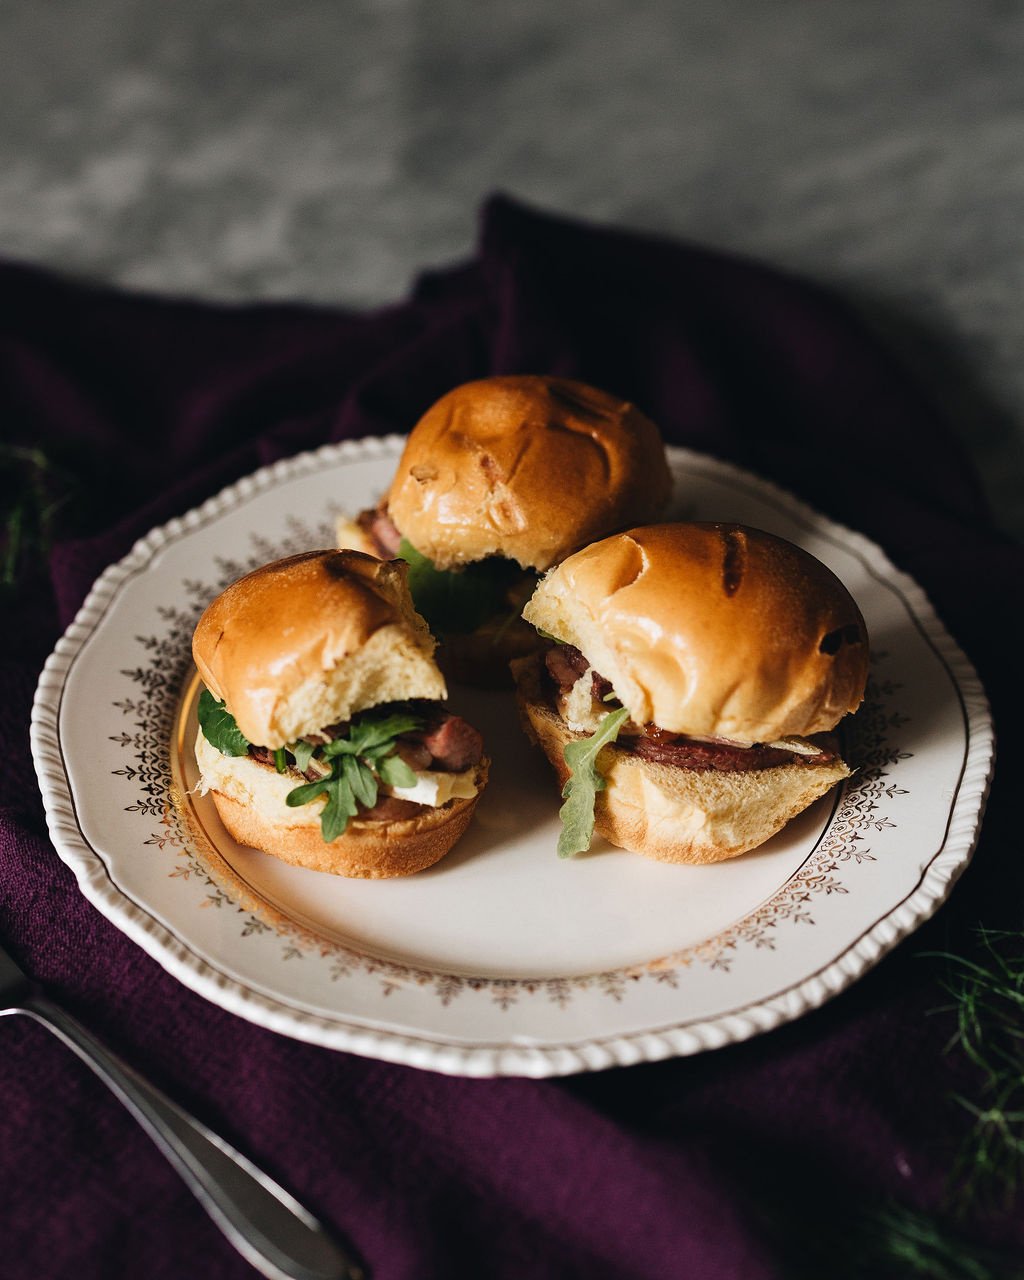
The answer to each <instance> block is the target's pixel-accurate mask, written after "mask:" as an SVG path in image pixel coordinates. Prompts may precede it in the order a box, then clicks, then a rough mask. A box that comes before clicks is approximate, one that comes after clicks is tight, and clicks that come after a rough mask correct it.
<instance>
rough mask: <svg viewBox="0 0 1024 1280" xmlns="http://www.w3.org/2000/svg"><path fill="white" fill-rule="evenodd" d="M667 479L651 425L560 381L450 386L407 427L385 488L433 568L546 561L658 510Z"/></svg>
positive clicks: (620, 405) (606, 398)
mask: <svg viewBox="0 0 1024 1280" xmlns="http://www.w3.org/2000/svg"><path fill="white" fill-rule="evenodd" d="M670 491H671V477H670V474H669V470H668V463H667V462H666V460H665V448H664V445H663V444H662V441H661V437H660V435H659V433H658V429H657V427H655V425H654V424H653V423H652V422H651V421H650V420H649V419H648V418H646V417H644V415H643V414H642V413H640V411H639V410H638V409H636V408H634V406H633V405H631V404H629V403H627V402H626V401H623V400H619V399H617V398H616V397H614V396H611V395H608V394H607V393H606V392H604V391H597V390H595V389H594V388H593V387H588V386H587V385H586V384H585V383H582V382H573V381H570V380H569V379H567V378H550V377H532V376H529V377H527V376H523V377H500V378H485V379H483V380H481V381H479V382H469V383H466V384H465V385H464V386H461V387H456V388H455V389H454V390H453V391H450V392H449V393H448V394H447V395H446V396H443V397H442V398H441V399H440V400H438V401H437V403H436V404H435V405H434V406H433V407H432V408H431V409H429V410H428V411H427V413H426V414H424V416H423V417H422V418H421V419H420V421H419V422H418V423H417V424H416V426H415V427H414V428H413V430H412V432H411V434H410V435H409V439H408V442H407V444H406V447H405V451H404V453H403V454H402V457H401V460H400V462H399V464H398V469H397V471H396V472H395V477H394V480H393V481H392V484H391V489H390V492H389V494H388V499H387V501H388V512H389V514H390V516H391V518H392V520H393V521H394V522H395V524H396V526H397V527H398V528H399V529H400V530H401V531H402V533H403V534H404V536H405V537H406V538H408V539H409V541H410V542H411V543H412V545H413V546H414V547H415V548H416V549H417V550H418V551H420V552H422V553H423V555H425V556H428V557H429V558H430V559H431V560H432V561H433V562H434V563H435V564H436V565H437V566H438V567H439V568H442V569H449V568H452V567H453V566H455V565H460V564H466V563H468V562H470V561H474V560H482V559H484V558H485V557H486V556H491V555H501V556H505V557H506V558H508V559H510V560H516V561H518V563H519V564H520V565H522V567H523V568H524V569H528V568H534V569H538V570H544V569H547V568H549V567H550V566H551V565H552V564H555V563H556V562H557V561H559V560H561V559H562V558H563V557H564V556H566V555H568V554H569V553H570V552H571V551H574V550H576V548H577V547H581V546H584V545H585V544H586V543H588V542H591V541H592V540H593V539H594V538H600V537H603V536H604V535H605V534H607V533H611V532H613V531H614V530H616V529H622V528H625V527H626V526H628V525H630V524H634V523H636V522H637V521H638V520H642V519H644V518H645V517H646V516H649V515H652V514H657V513H658V512H659V511H660V510H661V508H662V507H664V505H665V503H666V502H667V501H668V498H669V494H670Z"/></svg>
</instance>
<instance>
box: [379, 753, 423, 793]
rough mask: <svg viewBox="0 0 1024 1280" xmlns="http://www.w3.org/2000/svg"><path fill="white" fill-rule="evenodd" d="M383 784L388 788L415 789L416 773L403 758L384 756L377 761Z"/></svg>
mask: <svg viewBox="0 0 1024 1280" xmlns="http://www.w3.org/2000/svg"><path fill="white" fill-rule="evenodd" d="M377 772H378V773H379V774H380V778H381V782H383V783H384V784H385V786H388V787H414V786H415V785H416V771H415V770H414V769H412V768H410V766H409V765H407V764H406V763H405V761H404V760H403V759H402V757H401V756H383V757H382V758H381V759H380V760H378V761H377Z"/></svg>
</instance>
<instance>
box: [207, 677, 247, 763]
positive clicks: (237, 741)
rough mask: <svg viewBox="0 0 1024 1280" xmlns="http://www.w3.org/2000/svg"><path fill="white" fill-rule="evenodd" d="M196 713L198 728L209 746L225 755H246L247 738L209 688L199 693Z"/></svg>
mask: <svg viewBox="0 0 1024 1280" xmlns="http://www.w3.org/2000/svg"><path fill="white" fill-rule="evenodd" d="M198 714H199V728H200V729H201V730H202V731H203V737H204V738H205V739H206V741H207V742H208V743H209V744H210V746H211V747H216V748H217V750H218V751H219V752H220V753H221V755H225V756H244V755H248V753H249V739H248V738H247V737H246V736H245V734H244V733H242V731H241V729H239V727H238V725H237V724H235V717H234V716H233V715H232V714H231V712H230V711H229V710H228V709H227V707H225V705H224V703H223V702H218V701H217V699H216V698H215V697H214V696H213V694H212V693H211V692H210V691H209V689H203V691H202V693H201V694H200V695H199V707H198Z"/></svg>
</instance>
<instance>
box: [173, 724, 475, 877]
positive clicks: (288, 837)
mask: <svg viewBox="0 0 1024 1280" xmlns="http://www.w3.org/2000/svg"><path fill="white" fill-rule="evenodd" d="M196 760H197V761H198V762H199V767H200V770H201V771H202V778H203V785H204V787H206V788H208V789H209V792H210V795H211V797H212V799H213V803H214V805H215V806H216V809H217V814H218V816H219V817H220V820H221V822H223V824H224V826H225V827H226V828H227V830H228V832H229V833H230V834H231V836H232V837H233V838H234V839H235V840H237V841H238V843H239V844H244V845H248V846H249V847H250V848H252V849H262V850H263V852H264V853H270V854H273V856H274V857H275V858H281V859H282V860H283V861H285V862H290V863H292V864H293V865H294V866H298V867H308V868H309V869H310V870H312V871H328V872H330V873H332V874H333V875H339V876H352V877H357V878H360V879H367V880H381V879H385V878H389V877H393V876H408V875H412V874H413V872H415V871H422V870H423V869H424V868H425V867H429V866H432V865H433V864H434V863H435V862H438V861H439V860H440V859H441V858H443V857H444V855H445V854H446V853H447V852H448V851H449V849H451V847H452V846H453V845H454V844H455V843H456V841H457V840H459V838H460V837H461V836H462V835H463V833H464V832H465V830H466V828H467V827H468V826H469V820H470V818H471V817H472V816H473V810H474V809H475V808H476V803H477V800H478V799H479V797H480V792H481V791H483V789H484V787H485V785H486V783H487V770H488V766H489V763H490V762H489V761H488V760H486V759H484V760H481V762H480V763H479V765H477V767H476V772H475V775H474V782H475V784H476V789H477V793H476V795H475V796H472V797H470V798H469V799H456V800H449V801H448V803H447V804H444V805H441V806H440V807H439V808H436V809H434V808H427V809H425V810H424V811H423V812H422V813H420V814H417V815H415V816H414V817H412V818H400V819H397V820H394V821H381V820H379V819H366V818H351V819H350V820H349V824H348V826H347V827H346V828H345V831H344V832H343V834H342V835H340V836H338V838H337V839H336V840H332V841H331V842H330V843H329V844H328V843H327V842H326V841H325V840H324V838H323V835H322V833H321V830H320V815H321V813H322V811H323V807H324V803H325V800H324V798H323V797H317V799H315V800H313V801H311V802H310V803H309V804H304V805H300V806H299V807H298V808H294V809H290V808H289V807H288V805H287V803H286V800H285V797H286V796H287V794H288V792H289V791H290V790H291V789H292V787H294V786H295V785H296V781H295V779H294V778H292V777H289V776H285V775H281V774H278V773H277V772H276V770H275V769H274V767H273V766H272V765H265V764H261V763H260V762H259V761H257V760H253V759H252V758H251V757H250V756H222V755H221V754H220V752H219V751H218V750H217V748H216V747H211V746H210V744H209V743H208V742H207V741H206V739H205V738H204V737H203V735H202V734H201V733H200V734H199V736H198V738H197V739H196Z"/></svg>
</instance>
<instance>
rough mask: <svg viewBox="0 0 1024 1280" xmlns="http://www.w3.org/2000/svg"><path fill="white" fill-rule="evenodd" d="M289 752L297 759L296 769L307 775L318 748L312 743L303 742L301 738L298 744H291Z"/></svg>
mask: <svg viewBox="0 0 1024 1280" xmlns="http://www.w3.org/2000/svg"><path fill="white" fill-rule="evenodd" d="M288 750H289V751H290V752H291V753H292V755H293V756H294V757H295V767H296V769H298V771H299V773H305V772H306V770H307V769H308V768H309V762H310V760H312V759H313V752H314V751H315V750H316V747H314V746H313V744H312V743H311V742H303V741H302V739H301V738H300V739H299V740H298V742H289V744H288Z"/></svg>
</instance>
